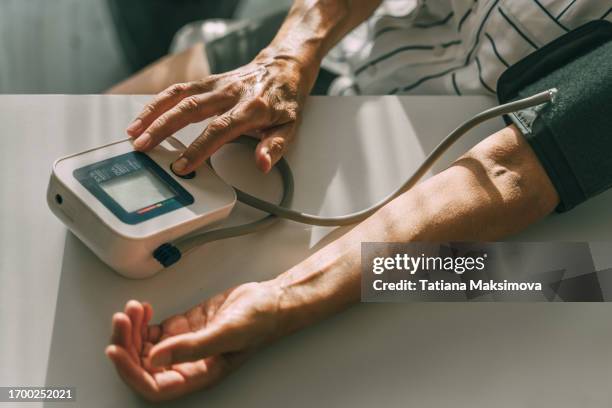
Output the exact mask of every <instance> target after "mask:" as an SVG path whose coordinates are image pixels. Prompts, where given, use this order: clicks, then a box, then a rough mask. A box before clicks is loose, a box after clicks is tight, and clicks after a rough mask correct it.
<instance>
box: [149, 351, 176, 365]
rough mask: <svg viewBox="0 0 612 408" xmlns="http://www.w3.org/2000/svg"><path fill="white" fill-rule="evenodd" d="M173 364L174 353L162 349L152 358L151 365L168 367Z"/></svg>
mask: <svg viewBox="0 0 612 408" xmlns="http://www.w3.org/2000/svg"><path fill="white" fill-rule="evenodd" d="M170 364H172V355H171V354H170V352H169V351H162V352H160V353H157V354H155V355H154V356H153V357H152V358H151V365H152V366H155V367H168V366H169V365H170Z"/></svg>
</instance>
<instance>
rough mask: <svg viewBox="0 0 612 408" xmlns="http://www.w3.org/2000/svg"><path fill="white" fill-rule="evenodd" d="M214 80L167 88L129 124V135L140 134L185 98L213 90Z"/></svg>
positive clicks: (135, 135)
mask: <svg viewBox="0 0 612 408" xmlns="http://www.w3.org/2000/svg"><path fill="white" fill-rule="evenodd" d="M213 82H214V81H213V80H212V78H207V79H205V80H202V81H195V82H184V83H178V84H174V85H172V86H170V87H168V88H166V89H165V90H163V91H162V92H160V93H159V94H158V95H157V96H156V97H155V98H154V99H153V101H151V102H150V103H149V104H147V105H146V106H145V107H144V108H143V110H142V112H140V114H139V115H138V116H137V117H136V119H134V121H133V122H132V123H131V124H130V125H129V126H128V128H127V130H126V131H127V133H128V135H130V136H131V137H137V136H140V135H141V134H142V132H144V131H145V130H146V129H147V128H148V127H149V126H150V125H151V124H152V123H153V122H154V121H155V119H157V118H158V117H160V116H161V115H162V114H163V113H165V112H166V111H168V110H170V109H172V108H173V107H174V106H176V104H178V103H179V102H180V101H181V100H183V99H184V98H186V97H188V96H192V95H195V94H198V93H201V92H208V91H209V90H211V89H212V87H213Z"/></svg>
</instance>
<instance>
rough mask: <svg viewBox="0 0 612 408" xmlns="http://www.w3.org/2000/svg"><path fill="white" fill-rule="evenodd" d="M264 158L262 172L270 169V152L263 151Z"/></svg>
mask: <svg viewBox="0 0 612 408" xmlns="http://www.w3.org/2000/svg"><path fill="white" fill-rule="evenodd" d="M264 158H265V162H264V169H263V170H264V172H265V173H267V172H269V171H270V170H271V169H272V156H270V153H268V152H266V153H264Z"/></svg>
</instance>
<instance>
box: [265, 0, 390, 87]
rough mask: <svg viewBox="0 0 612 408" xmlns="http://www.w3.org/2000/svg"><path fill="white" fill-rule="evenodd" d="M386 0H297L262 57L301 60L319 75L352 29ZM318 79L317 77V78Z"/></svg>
mask: <svg viewBox="0 0 612 408" xmlns="http://www.w3.org/2000/svg"><path fill="white" fill-rule="evenodd" d="M381 2H382V0H295V2H294V3H293V6H292V7H291V9H290V11H289V14H288V16H287V19H286V20H285V22H284V23H283V25H282V27H281V28H280V30H279V31H278V34H277V35H276V37H275V38H274V40H273V41H272V43H271V44H270V46H269V47H268V48H267V49H265V50H263V51H262V54H261V56H263V57H267V56H269V55H274V56H279V55H280V56H285V57H287V58H291V59H295V60H297V61H298V62H299V63H300V65H302V66H303V67H304V70H305V71H307V72H306V74H308V75H310V76H316V73H317V72H318V69H319V65H320V64H321V60H322V59H323V57H324V56H325V55H326V54H327V53H328V52H329V50H330V49H331V48H332V47H333V46H334V45H335V44H336V43H338V41H340V40H341V39H342V38H343V37H344V36H345V35H346V34H347V33H348V32H350V31H351V30H352V29H353V28H355V27H356V26H358V25H359V24H360V23H361V22H363V21H365V20H366V19H367V18H368V17H369V16H370V15H372V13H373V12H374V10H376V8H377V7H378V6H379V4H380V3H381ZM313 81H314V79H313Z"/></svg>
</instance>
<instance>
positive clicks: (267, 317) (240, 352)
mask: <svg viewBox="0 0 612 408" xmlns="http://www.w3.org/2000/svg"><path fill="white" fill-rule="evenodd" d="M152 316H153V308H152V306H151V305H150V304H148V303H141V302H139V301H136V300H130V301H129V302H127V304H126V306H125V309H124V311H123V312H119V313H115V315H114V316H113V320H112V331H113V334H112V339H111V343H112V344H111V345H109V346H108V347H107V348H106V355H107V356H108V357H109V358H110V359H111V360H112V362H113V363H114V364H115V367H116V369H117V372H118V373H119V375H120V376H121V378H122V379H123V380H124V381H125V382H126V383H127V384H128V385H129V386H130V387H131V388H133V389H134V390H135V391H136V392H137V393H139V394H140V395H142V396H143V397H144V398H146V399H148V400H150V401H161V400H168V399H173V398H177V397H180V396H182V395H185V394H188V393H190V392H193V391H196V390H198V389H203V388H208V387H210V386H212V385H214V384H216V383H217V382H219V381H220V380H222V379H223V378H224V377H225V376H226V375H228V374H229V373H230V372H231V371H233V370H234V369H236V368H237V367H239V366H240V365H241V364H242V363H243V362H244V361H245V360H246V359H247V358H248V357H249V356H250V355H251V354H252V353H253V352H254V351H255V350H256V349H257V348H259V347H260V346H261V345H263V344H264V343H266V342H268V341H270V340H272V339H274V338H275V337H276V336H277V335H278V327H277V326H278V320H279V317H278V297H277V296H276V295H275V292H274V290H273V289H272V287H271V286H270V285H268V284H266V283H248V284H244V285H240V286H237V287H235V288H232V289H229V290H227V291H226V292H224V293H222V294H219V295H217V296H214V297H212V298H211V299H209V300H206V301H205V302H203V303H202V304H200V305H198V306H196V307H194V308H192V309H190V310H188V311H187V312H185V313H183V314H178V315H175V316H172V317H170V318H168V319H166V320H164V321H163V322H162V323H161V324H159V325H151V324H150V321H151V318H152Z"/></svg>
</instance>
